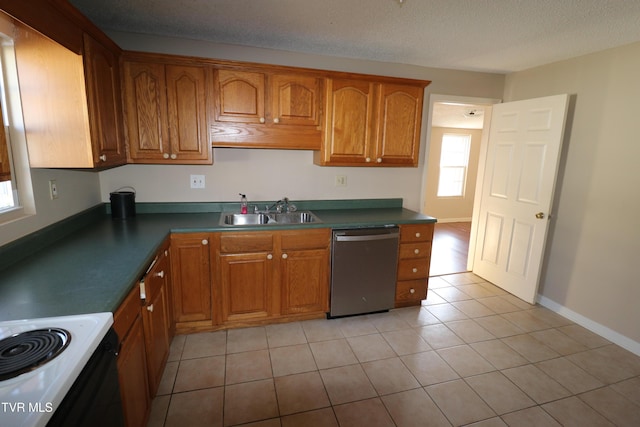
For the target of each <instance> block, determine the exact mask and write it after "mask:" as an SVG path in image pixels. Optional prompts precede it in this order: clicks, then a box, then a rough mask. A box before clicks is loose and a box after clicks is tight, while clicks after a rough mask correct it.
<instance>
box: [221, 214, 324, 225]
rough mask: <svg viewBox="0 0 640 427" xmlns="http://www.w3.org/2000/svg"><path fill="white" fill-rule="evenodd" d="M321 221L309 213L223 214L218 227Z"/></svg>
mask: <svg viewBox="0 0 640 427" xmlns="http://www.w3.org/2000/svg"><path fill="white" fill-rule="evenodd" d="M321 222H322V221H321V220H320V218H318V217H317V216H316V215H315V214H313V213H312V212H310V211H300V212H287V213H251V214H240V213H223V214H222V215H221V216H220V225H274V224H308V223H321Z"/></svg>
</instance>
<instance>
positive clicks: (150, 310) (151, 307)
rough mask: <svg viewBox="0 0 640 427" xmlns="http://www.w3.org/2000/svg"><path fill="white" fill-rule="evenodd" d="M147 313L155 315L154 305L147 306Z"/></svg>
mask: <svg viewBox="0 0 640 427" xmlns="http://www.w3.org/2000/svg"><path fill="white" fill-rule="evenodd" d="M147 311H148V312H150V313H153V304H151V305H149V306H147Z"/></svg>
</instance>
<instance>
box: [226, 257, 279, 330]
mask: <svg viewBox="0 0 640 427" xmlns="http://www.w3.org/2000/svg"><path fill="white" fill-rule="evenodd" d="M272 258H273V255H272V254H271V253H267V252H257V253H244V254H222V255H220V279H221V280H220V285H221V291H222V319H223V321H242V320H249V319H256V318H266V317H270V316H271V314H272V283H273V281H274V277H273V271H274V269H273V262H274V260H273V259H272Z"/></svg>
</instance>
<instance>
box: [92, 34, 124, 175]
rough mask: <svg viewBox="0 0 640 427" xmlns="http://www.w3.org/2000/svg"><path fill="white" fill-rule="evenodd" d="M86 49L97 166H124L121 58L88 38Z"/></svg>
mask: <svg viewBox="0 0 640 427" xmlns="http://www.w3.org/2000/svg"><path fill="white" fill-rule="evenodd" d="M84 49H85V63H84V64H85V65H84V66H85V72H86V77H85V79H86V84H87V98H88V99H87V101H88V102H89V122H90V126H91V139H92V145H93V158H94V163H95V165H96V167H112V166H119V165H123V164H125V163H126V162H127V154H126V151H125V146H124V127H123V124H122V117H123V115H122V98H121V96H122V95H121V90H120V67H119V65H118V58H117V57H116V55H115V54H114V53H113V52H111V51H110V50H109V49H107V48H105V47H104V46H102V45H101V44H100V43H98V42H96V41H95V40H94V39H93V38H92V37H90V36H89V35H87V34H85V35H84Z"/></svg>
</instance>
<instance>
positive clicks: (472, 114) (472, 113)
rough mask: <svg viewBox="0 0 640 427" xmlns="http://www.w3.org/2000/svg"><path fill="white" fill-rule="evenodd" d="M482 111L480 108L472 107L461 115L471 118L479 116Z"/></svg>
mask: <svg viewBox="0 0 640 427" xmlns="http://www.w3.org/2000/svg"><path fill="white" fill-rule="evenodd" d="M482 113H483V111H482V110H476V109H472V110H469V111H466V112H465V113H464V114H463V115H464V116H465V117H467V118H472V117H480V116H481V115H482Z"/></svg>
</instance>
